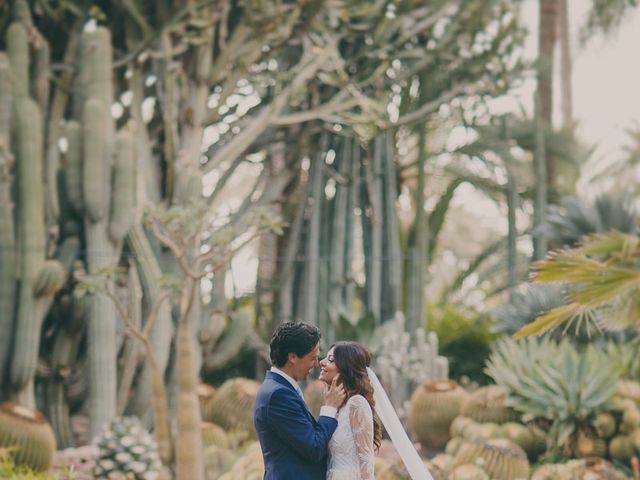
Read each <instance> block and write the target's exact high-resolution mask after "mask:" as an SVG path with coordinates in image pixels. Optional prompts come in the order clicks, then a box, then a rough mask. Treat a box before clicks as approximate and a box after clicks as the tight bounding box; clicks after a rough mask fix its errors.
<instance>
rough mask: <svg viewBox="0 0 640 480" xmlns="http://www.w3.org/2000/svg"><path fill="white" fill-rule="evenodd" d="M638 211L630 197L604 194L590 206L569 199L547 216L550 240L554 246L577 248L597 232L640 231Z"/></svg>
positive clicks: (552, 209) (567, 197)
mask: <svg viewBox="0 0 640 480" xmlns="http://www.w3.org/2000/svg"><path fill="white" fill-rule="evenodd" d="M637 218H638V212H637V211H636V209H635V207H634V206H633V203H632V199H631V198H630V197H629V196H626V195H612V194H605V195H601V196H599V197H598V198H596V200H595V201H594V202H593V204H591V205H588V204H586V203H585V202H584V201H582V200H581V199H579V198H578V197H574V196H566V197H564V198H563V199H562V201H561V202H560V205H553V206H551V207H550V208H549V213H548V214H547V225H546V230H547V238H548V239H549V243H550V244H551V245H552V246H554V245H555V246H557V247H573V246H575V245H576V244H577V243H578V242H579V241H580V239H581V238H582V237H584V236H585V235H589V234H592V233H597V232H607V231H611V230H616V231H619V232H623V233H635V232H637V231H638V227H637V224H636V219H637Z"/></svg>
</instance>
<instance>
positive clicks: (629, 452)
mask: <svg viewBox="0 0 640 480" xmlns="http://www.w3.org/2000/svg"><path fill="white" fill-rule="evenodd" d="M633 454H634V449H633V441H632V440H631V437H630V436H629V435H616V436H615V437H613V438H612V439H611V442H610V443H609V456H610V457H611V458H612V459H614V460H620V461H622V462H628V461H629V460H631V457H633Z"/></svg>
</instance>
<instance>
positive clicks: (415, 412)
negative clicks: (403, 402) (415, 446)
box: [409, 380, 467, 448]
mask: <svg viewBox="0 0 640 480" xmlns="http://www.w3.org/2000/svg"><path fill="white" fill-rule="evenodd" d="M466 399H467V392H466V391H465V390H464V389H463V388H462V387H461V386H460V385H458V383H456V382H455V381H453V380H438V381H435V382H430V383H426V384H424V385H422V386H421V387H419V388H418V389H417V390H416V391H415V392H414V393H413V395H412V396H411V404H410V408H409V426H410V427H411V430H412V431H413V432H414V433H415V434H416V436H417V437H418V440H419V441H420V443H421V444H422V445H423V446H424V447H426V448H442V447H444V446H445V445H446V443H447V442H448V441H449V439H450V438H451V436H450V434H449V429H450V427H451V422H453V419H454V418H456V417H457V416H458V415H459V414H460V409H461V407H462V404H463V403H464V401H465V400H466Z"/></svg>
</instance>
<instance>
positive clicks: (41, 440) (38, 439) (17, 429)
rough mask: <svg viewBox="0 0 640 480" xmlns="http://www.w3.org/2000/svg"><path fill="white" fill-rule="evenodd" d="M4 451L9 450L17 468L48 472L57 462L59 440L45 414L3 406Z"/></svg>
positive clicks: (0, 438)
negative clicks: (55, 454)
mask: <svg viewBox="0 0 640 480" xmlns="http://www.w3.org/2000/svg"><path fill="white" fill-rule="evenodd" d="M0 448H3V449H4V448H6V449H8V450H9V455H10V456H11V459H12V460H13V461H14V462H15V464H16V465H25V466H28V467H30V468H32V469H33V470H37V471H46V470H49V469H50V468H51V464H52V462H53V455H54V453H55V451H56V439H55V436H54V434H53V430H52V428H51V425H49V422H48V421H47V419H46V418H45V416H44V415H43V414H42V413H41V412H39V411H38V410H34V409H32V408H27V407H23V406H21V405H16V404H14V403H11V402H5V403H2V404H0Z"/></svg>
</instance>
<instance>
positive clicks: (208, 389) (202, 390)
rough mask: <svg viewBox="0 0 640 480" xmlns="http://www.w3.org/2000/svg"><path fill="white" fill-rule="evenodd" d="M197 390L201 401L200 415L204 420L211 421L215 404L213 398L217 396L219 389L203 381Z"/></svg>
mask: <svg viewBox="0 0 640 480" xmlns="http://www.w3.org/2000/svg"><path fill="white" fill-rule="evenodd" d="M196 391H197V393H198V400H199V401H200V417H201V418H202V421H203V422H211V405H213V398H214V397H215V396H216V392H217V390H216V389H215V387H213V386H211V385H208V384H206V383H201V384H199V385H198V387H197V389H196Z"/></svg>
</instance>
